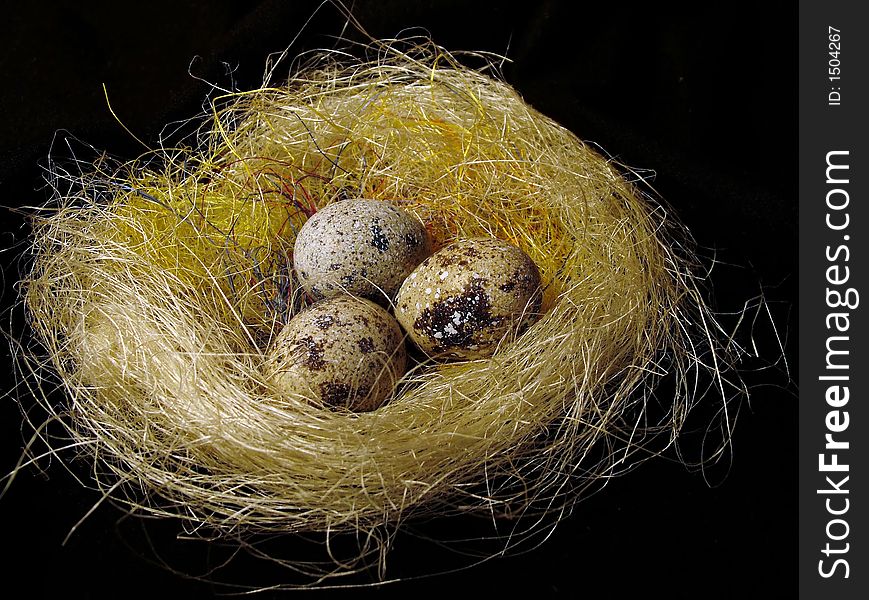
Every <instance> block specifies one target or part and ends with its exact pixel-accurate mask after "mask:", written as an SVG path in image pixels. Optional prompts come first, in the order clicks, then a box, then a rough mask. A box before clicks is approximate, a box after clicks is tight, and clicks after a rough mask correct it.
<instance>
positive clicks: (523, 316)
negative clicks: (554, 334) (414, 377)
mask: <svg viewBox="0 0 869 600" xmlns="http://www.w3.org/2000/svg"><path fill="white" fill-rule="evenodd" d="M541 300H542V294H541V290H540V272H539V270H538V269H537V265H535V264H534V261H533V260H531V258H530V257H529V256H528V255H527V254H525V253H524V252H523V251H522V250H520V249H519V248H517V247H516V246H513V245H512V244H509V243H507V242H504V241H501V240H498V239H495V238H472V239H466V240H460V241H457V242H454V243H452V244H450V245H448V246H446V247H444V248H442V249H441V250H439V251H438V252H436V253H435V254H433V255H431V256H430V257H429V258H427V259H426V260H425V261H424V262H423V263H422V264H421V265H419V267H417V268H416V269H415V270H414V271H413V272H412V273H411V274H410V276H408V278H407V279H406V280H405V281H404V284H403V285H402V286H401V289H400V290H399V291H398V296H397V297H396V300H395V306H396V308H395V315H396V318H397V319H398V321H399V322H400V323H401V325H402V326H403V327H404V329H405V331H407V333H408V334H409V335H410V337H411V339H413V341H414V342H415V343H416V345H417V346H419V347H420V348H421V349H422V350H423V351H425V352H426V353H427V354H429V355H431V356H434V357H437V358H459V359H473V358H484V357H487V356H491V355H492V354H493V353H494V351H495V349H496V347H497V345H498V343H499V342H500V341H501V340H502V339H503V338H504V336H505V335H507V334H508V333H510V332H512V331H515V332H517V333H522V332H523V331H524V330H525V329H527V328H528V327H529V326H530V325H531V324H532V323H533V322H534V321H536V320H537V319H538V318H539V316H540V314H539V313H540V304H541Z"/></svg>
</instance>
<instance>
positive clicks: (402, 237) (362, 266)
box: [293, 199, 431, 304]
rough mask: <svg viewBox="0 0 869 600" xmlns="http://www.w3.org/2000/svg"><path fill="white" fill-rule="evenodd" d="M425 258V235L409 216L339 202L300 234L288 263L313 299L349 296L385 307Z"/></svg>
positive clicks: (379, 206)
mask: <svg viewBox="0 0 869 600" xmlns="http://www.w3.org/2000/svg"><path fill="white" fill-rule="evenodd" d="M430 253H431V241H430V239H429V236H428V233H427V232H426V230H425V227H424V226H423V224H422V223H421V222H420V221H419V220H417V219H416V218H415V217H414V216H413V215H411V214H410V213H407V212H405V211H402V210H400V209H398V208H396V207H394V206H392V205H391V204H389V203H387V202H383V201H380V200H364V199H357V200H341V201H339V202H334V203H332V204H328V205H326V206H325V207H324V208H322V209H321V210H319V211H318V212H316V213H314V215H313V216H311V218H310V219H308V221H307V222H306V223H305V225H304V226H303V227H302V228H301V230H300V231H299V234H298V236H297V237H296V242H295V247H294V248H293V263H294V266H295V268H296V272H297V273H298V276H299V281H300V282H301V284H302V286H303V287H304V288H305V290H306V291H307V292H308V293H310V294H311V295H313V296H314V297H315V298H327V297H329V296H334V295H337V294H341V293H349V294H353V295H356V296H364V297H366V298H371V299H372V300H374V301H376V302H380V303H381V304H386V303H387V302H388V301H390V300H391V299H392V298H394V297H395V292H396V291H397V290H398V287H399V286H400V285H401V282H402V281H404V278H405V277H407V276H408V274H409V273H410V272H411V271H412V270H413V269H414V268H415V267H416V266H417V265H418V264H419V263H421V262H422V261H423V259H424V258H425V257H426V256H428V255H429V254H430Z"/></svg>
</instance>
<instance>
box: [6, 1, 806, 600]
mask: <svg viewBox="0 0 869 600" xmlns="http://www.w3.org/2000/svg"><path fill="white" fill-rule="evenodd" d="M317 6H318V4H317V3H316V2H280V1H277V0H260V1H257V2H247V3H242V2H239V3H232V2H225V1H222V2H183V1H180V0H179V1H175V2H167V1H165V0H161V1H158V2H150V3H128V4H126V5H125V3H121V2H93V3H79V2H57V3H39V2H34V3H30V4H27V5H25V3H20V4H18V5H16V6H9V7H7V9H6V10H5V11H4V18H3V23H2V24H0V39H2V40H4V42H5V44H4V46H5V47H4V49H3V53H2V56H0V77H2V79H0V82H2V85H0V204H2V205H3V206H21V205H26V204H31V205H32V204H37V203H41V202H44V201H45V200H46V198H47V196H46V191H45V190H44V189H42V188H41V171H40V165H41V164H42V165H44V163H45V157H46V155H47V154H48V152H49V146H50V144H51V141H52V136H53V135H54V132H55V131H56V130H58V129H66V130H68V131H69V132H71V133H72V134H73V135H75V136H76V137H77V138H79V139H81V140H83V141H86V142H88V143H90V144H92V145H93V146H95V147H96V148H100V149H105V150H107V151H108V152H110V153H111V154H113V155H116V156H120V157H124V158H133V157H135V156H137V155H138V154H139V147H138V146H137V145H136V143H135V142H134V141H132V140H131V138H130V137H129V135H128V134H126V133H125V132H124V131H123V130H122V129H121V128H120V126H119V125H118V124H117V122H116V121H115V120H114V118H113V117H112V116H111V114H110V112H109V110H108V108H107V106H106V102H105V99H104V97H103V90H102V85H101V84H102V83H105V84H106V86H107V88H108V92H109V96H110V99H111V102H112V107H113V109H114V111H115V112H116V113H117V114H118V115H119V117H121V118H122V120H123V121H124V123H125V124H126V126H127V127H129V129H130V130H131V131H133V132H135V133H136V135H138V136H139V137H141V138H143V139H144V140H146V141H151V142H153V141H154V140H155V139H156V137H157V135H158V133H159V131H160V129H161V127H162V125H164V124H165V123H167V122H169V121H171V120H173V119H179V118H185V117H189V116H192V115H193V114H195V113H197V112H198V110H199V108H200V103H201V101H202V100H203V98H204V97H205V94H206V92H207V91H208V86H207V85H206V84H204V83H203V82H201V81H200V80H198V79H196V78H194V77H191V76H190V74H188V70H189V71H190V72H191V73H192V74H194V75H196V76H198V77H201V78H204V79H206V80H209V81H214V82H216V83H219V84H222V85H229V83H230V82H231V81H233V80H234V81H235V83H236V85H237V86H238V87H239V88H240V89H245V88H251V87H255V86H256V85H257V84H258V83H259V82H260V80H261V75H262V71H263V66H264V63H265V57H266V55H267V54H268V53H269V52H273V51H277V50H281V49H283V48H284V47H286V46H287V45H288V44H289V43H290V42H291V41H292V39H293V37H294V36H295V35H296V34H297V33H298V32H299V31H300V30H301V29H303V25H304V23H305V21H306V20H308V18H309V17H311V16H312V15H314V16H313V18H312V19H311V21H310V23H308V25H307V26H306V27H305V28H304V29H303V31H302V34H301V36H300V37H299V38H298V39H297V40H296V44H295V45H294V46H293V50H294V51H300V50H304V49H310V48H314V47H322V46H331V45H332V44H333V40H332V39H331V38H330V37H329V36H330V35H335V34H338V33H340V32H341V27H340V22H341V18H340V17H339V15H338V13H337V11H336V10H335V9H334V8H333V7H332V6H330V5H326V6H323V7H322V8H321V9H320V10H319V12H316V13H315V9H316V8H317ZM718 6H719V7H716V8H709V9H703V10H701V9H692V10H685V9H684V8H683V9H678V10H677V9H675V8H670V7H667V6H660V5H658V4H657V3H644V4H642V5H640V6H629V5H627V4H624V3H615V2H601V1H598V2H582V1H577V2H571V1H568V0H549V1H544V2H537V3H535V2H525V3H515V4H513V3H506V2H504V3H501V2H495V1H490V0H483V1H478V2H460V1H450V0H427V1H422V2H402V1H397V0H385V1H381V2H374V1H362V0H359V1H357V2H356V3H355V5H354V6H353V12H354V13H355V14H356V16H357V17H358V18H359V20H360V21H361V22H362V24H363V25H364V26H365V27H366V29H367V30H368V32H369V33H370V34H371V35H373V36H375V37H391V36H396V35H399V34H400V33H401V32H402V30H404V29H406V28H408V27H414V26H421V27H424V28H426V30H427V31H428V32H429V33H430V34H431V36H432V37H433V39H434V40H435V41H436V42H438V43H439V44H441V45H443V46H446V47H447V48H450V49H470V50H488V51H494V52H497V53H500V54H506V55H507V56H508V57H509V58H510V59H512V63H510V64H508V65H506V67H505V73H506V77H507V79H508V80H509V81H510V83H512V84H513V85H514V86H515V87H516V88H517V89H518V90H519V91H520V93H521V94H522V95H523V96H524V98H525V99H526V100H527V101H528V102H529V103H530V104H532V105H533V106H535V107H536V108H538V109H539V110H541V111H542V112H544V113H546V114H547V115H549V116H551V117H553V118H554V119H556V120H557V121H559V122H561V123H562V124H564V125H565V126H567V127H568V128H570V129H571V130H573V131H574V132H575V133H577V134H578V135H579V136H580V137H582V138H584V139H588V140H593V141H595V142H597V143H599V144H600V145H601V146H602V147H603V148H604V149H606V151H608V152H609V153H610V154H612V155H613V156H615V157H616V158H618V159H619V160H620V161H622V162H624V163H627V164H629V165H632V166H635V167H640V168H644V169H652V170H654V171H655V172H656V173H657V177H656V179H655V181H654V185H655V188H656V189H657V190H658V192H660V194H661V195H662V196H663V197H665V198H666V200H667V201H668V202H669V203H670V204H671V205H672V206H673V207H674V208H675V210H676V211H677V212H678V214H679V215H680V217H681V218H682V219H683V220H684V221H685V222H686V223H687V225H688V226H689V227H690V229H691V231H692V232H693V233H694V235H695V237H696V239H697V240H698V242H699V243H700V244H701V245H702V246H703V247H705V248H708V249H709V250H708V252H707V254H708V255H710V256H711V255H712V254H713V253H714V254H715V256H716V258H717V259H718V260H719V261H720V262H721V265H720V267H716V270H715V271H713V284H714V298H715V302H716V304H717V307H718V308H720V309H721V310H725V311H727V310H738V309H740V308H741V306H742V302H743V301H744V300H746V299H748V298H751V297H754V296H756V295H757V294H758V293H760V292H761V291H763V293H764V294H765V296H766V298H767V300H768V301H769V306H770V308H771V310H772V312H773V315H774V319H775V323H776V325H777V327H778V331H779V334H780V335H781V336H782V338H783V339H784V341H785V350H786V352H787V354H786V356H787V358H788V359H789V362H790V364H791V365H792V366H795V364H796V341H797V330H796V310H797V306H796V287H797V286H796V284H797V279H796V277H797V275H796V260H797V259H796V256H797V246H796V244H797V237H796V222H797V221H796V212H797V211H796V207H797V203H796V177H795V176H796V173H795V172H794V171H795V165H796V154H797V117H796V114H797V96H796V85H797V58H796V46H797V42H796V17H797V9H796V6H795V5H794V6H791V5H790V3H784V2H769V3H757V2H755V3H745V4H743V5H741V6H739V5H734V4H733V3H727V4H724V5H718ZM348 33H349V32H348ZM194 57H197V58H196V59H195V60H194ZM230 72H231V75H230V74H229V73H230ZM0 221H3V222H4V225H5V227H4V228H3V231H4V237H3V248H4V252H3V253H2V254H0V256H2V257H3V263H4V268H5V273H6V282H5V290H4V307H5V306H6V305H8V304H9V303H10V302H11V301H12V298H13V296H14V294H15V289H14V285H13V284H14V279H15V272H16V271H15V269H16V267H15V265H14V255H15V252H16V250H15V249H14V243H15V242H17V241H20V240H21V239H22V236H23V234H24V230H23V229H22V224H21V219H20V217H18V216H17V215H16V214H14V213H12V212H9V211H7V210H5V209H2V210H0ZM7 327H8V321H7V323H5V324H4V325H3V328H4V329H5V328H7ZM756 337H757V342H758V344H759V346H760V347H761V348H762V349H763V350H764V352H765V353H766V354H767V356H770V357H773V358H774V353H775V350H776V346H775V343H774V342H775V339H774V337H773V335H772V333H771V329H770V328H769V327H767V326H764V325H760V326H758V328H757V330H756ZM750 366H752V367H753V366H755V365H750ZM4 371H5V372H7V373H9V372H11V369H9V368H4ZM791 375H792V376H793V377H794V378H796V374H795V373H793V372H792V373H791ZM749 381H750V382H751V383H752V384H754V385H756V387H755V390H754V394H753V396H752V399H751V401H750V404H744V405H743V406H742V411H741V413H740V416H739V420H738V423H737V426H736V429H735V433H734V437H733V452H732V463H731V468H730V472H729V475H728V476H727V477H726V478H724V479H723V480H722V477H721V472H720V471H716V472H715V473H714V477H715V480H716V485H715V487H710V486H709V485H708V484H707V483H706V482H705V481H704V479H703V477H702V476H701V475H700V474H698V473H689V472H687V471H686V470H685V469H684V468H682V467H681V466H679V465H678V464H675V463H672V462H668V461H665V460H659V461H652V462H649V463H647V464H646V465H644V466H643V467H642V468H640V469H639V470H637V471H636V472H634V473H632V474H629V475H627V476H626V477H623V478H620V479H616V480H613V481H612V482H611V483H610V485H608V486H607V487H606V489H604V490H603V492H601V493H599V494H597V495H595V496H593V497H591V498H589V499H588V500H586V501H584V502H581V503H580V504H579V505H578V506H577V507H576V509H575V511H574V513H573V515H571V516H570V517H569V518H567V519H566V520H565V521H564V522H562V523H561V525H560V526H559V527H558V528H557V529H556V530H555V532H554V534H553V535H552V536H551V538H550V539H549V540H548V541H546V543H545V544H543V545H542V546H541V547H539V548H537V549H535V550H533V551H531V552H529V553H526V554H523V555H521V556H508V557H506V558H498V559H494V560H492V561H489V562H488V563H486V564H483V565H481V566H478V567H476V568H473V569H470V570H465V571H461V572H458V573H453V574H448V575H443V576H440V577H435V578H429V579H424V580H419V581H410V582H404V583H398V584H392V585H390V586H387V587H386V588H385V589H382V590H380V591H379V593H386V594H395V595H396V596H401V597H406V596H408V595H413V594H419V593H421V592H423V591H424V592H430V595H431V596H432V597H438V596H439V595H445V594H450V595H454V594H457V593H460V592H462V591H467V592H468V593H469V594H474V595H477V596H479V597H482V595H483V594H492V596H493V597H498V595H499V594H500V595H502V596H503V597H506V598H510V597H522V596H530V595H531V594H533V595H534V597H537V596H549V595H560V596H562V597H574V596H576V597H579V596H581V595H582V596H585V595H586V594H588V597H592V598H593V597H601V596H603V597H614V598H622V597H636V596H638V595H646V596H649V597H662V596H668V597H671V598H733V597H740V598H761V597H763V598H777V597H794V596H795V595H796V573H795V569H796V543H797V517H796V506H797V497H796V477H797V475H796V467H797V464H796V443H797V399H796V394H795V392H794V390H793V388H792V387H788V376H787V374H786V373H784V372H783V370H781V369H772V370H767V371H764V372H762V373H760V374H752V375H750V376H749ZM12 383H13V382H11V381H10V382H9V385H6V386H4V390H3V391H6V390H8V389H10V386H11V385H12ZM22 401H23V402H24V404H25V405H27V397H26V396H24V397H23V398H22ZM0 411H2V420H0V423H2V462H0V471H2V472H3V473H5V472H7V471H8V470H10V469H11V468H12V467H13V466H14V464H15V461H16V459H17V458H18V456H19V454H20V451H21V447H22V444H23V441H22V435H23V434H22V430H21V416H20V413H19V410H18V408H17V406H16V405H15V404H14V403H13V402H12V400H11V399H10V398H4V399H3V400H2V403H0ZM73 473H74V474H75V475H78V476H83V477H87V468H86V465H81V464H74V465H73ZM47 475H48V477H47V478H46V477H44V476H43V475H41V474H39V473H37V472H35V471H33V470H31V471H27V472H25V473H23V474H22V475H21V476H20V477H19V478H18V479H17V480H16V481H15V482H14V484H13V485H12V487H11V488H10V489H9V491H8V493H7V494H6V495H5V497H3V498H2V500H0V514H2V522H3V524H4V534H5V535H4V536H3V541H4V546H5V548H4V550H5V555H6V558H5V559H4V562H5V564H4V566H3V571H4V572H5V573H6V577H5V583H6V585H7V586H12V583H13V581H17V583H18V588H19V589H20V590H29V591H28V592H27V593H28V595H30V596H32V597H58V596H59V595H60V594H63V597H67V598H110V597H112V598H113V597H143V598H159V597H160V596H161V595H162V596H168V597H184V596H186V597H191V598H202V597H211V595H213V594H215V593H217V592H219V591H220V590H219V589H218V588H215V587H213V586H209V585H208V584H204V583H200V582H197V581H191V580H188V579H185V578H183V577H181V576H178V575H174V574H172V573H170V572H169V571H168V570H167V569H165V568H163V567H160V566H156V565H153V564H151V562H149V557H148V554H149V553H148V552H147V544H146V542H145V537H144V534H143V530H142V526H141V524H138V523H136V522H130V521H124V522H122V523H120V524H118V523H117V521H118V518H119V517H120V515H121V513H120V512H119V511H117V510H115V509H114V508H112V507H110V506H103V507H101V508H99V509H98V510H97V511H96V512H95V513H94V514H93V515H92V516H90V517H89V518H88V519H86V520H85V521H84V523H83V524H82V525H81V526H80V527H79V528H78V529H77V530H76V532H75V533H74V534H73V535H72V536H71V537H70V539H69V541H68V542H67V544H66V545H65V546H62V545H61V542H62V541H63V539H64V537H65V536H66V534H67V533H68V531H69V530H70V528H71V527H72V526H73V525H74V524H75V523H76V522H77V521H78V519H79V518H81V517H82V516H83V515H84V514H85V513H86V512H87V511H88V509H89V508H90V507H91V506H92V505H93V504H94V502H95V501H96V500H97V498H96V497H95V495H94V494H93V493H91V492H88V491H85V490H84V489H82V488H81V486H79V485H78V484H77V483H76V481H75V479H74V478H73V477H72V475H70V474H69V473H67V471H65V470H64V469H63V468H62V467H61V466H60V465H59V464H52V465H50V466H49V467H48V469H47ZM448 526H449V527H453V528H456V527H458V528H461V526H462V525H461V523H459V524H450V525H448ZM437 527H438V526H437V525H434V526H432V525H429V530H430V531H432V530H435V531H436V530H437ZM145 529H146V530H147V532H148V534H149V535H150V536H151V538H152V542H153V544H154V546H155V547H156V548H157V549H158V550H159V552H160V554H161V556H163V557H164V558H166V559H167V560H168V562H169V563H171V564H172V565H173V566H175V567H178V568H180V569H182V570H189V571H195V570H198V569H199V568H200V566H201V565H202V564H205V563H206V562H207V560H208V558H207V554H206V548H205V547H204V546H201V545H195V544H192V545H191V544H186V543H183V542H174V541H173V536H174V535H175V534H176V533H178V530H177V524H174V523H172V522H149V523H148V524H146V527H145ZM393 556H394V557H395V558H394V564H395V567H394V569H393V571H391V572H390V574H392V575H401V574H403V573H405V572H412V571H414V570H416V569H417V568H420V569H421V570H442V569H444V568H448V567H450V566H452V565H453V564H454V560H453V559H451V558H449V557H445V556H444V555H442V554H440V553H439V552H437V551H436V550H435V549H434V548H432V547H431V546H430V545H427V544H423V543H419V542H416V541H414V540H411V539H403V538H400V539H399V542H398V545H397V547H396V549H395V551H394V554H393ZM258 569H262V570H263V572H262V573H259V572H257V570H258ZM266 571H268V573H266ZM228 575H229V576H230V577H237V578H239V579H240V580H244V579H245V578H249V577H253V578H256V577H258V576H260V575H263V576H271V575H273V573H271V571H270V570H269V569H266V568H265V567H263V566H257V565H256V564H253V563H249V562H244V561H243V563H242V566H238V567H235V568H234V569H230V570H229V572H228ZM329 593H330V594H332V593H336V594H337V592H329ZM352 593H353V594H359V593H361V592H359V591H355V592H352Z"/></svg>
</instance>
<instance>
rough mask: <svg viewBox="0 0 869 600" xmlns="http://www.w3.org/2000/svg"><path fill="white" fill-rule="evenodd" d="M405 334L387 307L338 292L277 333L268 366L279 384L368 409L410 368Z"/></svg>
mask: <svg viewBox="0 0 869 600" xmlns="http://www.w3.org/2000/svg"><path fill="white" fill-rule="evenodd" d="M406 364H407V357H406V353H405V347H404V334H403V333H402V331H401V328H400V327H399V326H398V323H397V322H396V321H395V319H394V318H393V317H392V315H390V314H389V313H388V312H386V310H384V309H383V308H381V307H380V306H378V305H377V304H375V303H373V302H371V301H369V300H365V299H362V298H355V297H352V296H348V295H341V296H333V297H331V298H328V299H325V300H322V301H320V302H317V303H316V304H313V305H312V306H309V307H308V308H306V309H305V310H303V311H301V312H300V313H299V314H297V315H296V316H295V317H293V318H292V319H291V320H290V322H289V323H287V325H286V326H285V327H284V329H283V330H281V332H280V333H279V334H278V335H277V337H276V338H275V340H274V342H273V344H272V347H271V350H270V354H269V357H268V360H267V365H268V366H267V370H268V371H269V372H270V375H271V378H272V380H273V381H274V382H275V383H276V384H277V386H278V387H280V388H283V389H284V390H285V391H288V392H294V393H298V394H302V395H305V396H307V397H309V398H311V399H313V400H316V401H319V402H321V403H322V404H323V405H325V406H328V407H332V408H342V407H343V408H349V409H350V410H354V411H368V410H374V409H375V408H377V407H379V406H380V405H381V404H382V403H383V402H384V401H385V400H386V399H387V398H389V396H390V395H391V394H392V391H393V388H394V387H395V383H396V381H398V380H399V379H400V378H401V377H402V376H403V375H404V372H405V368H406Z"/></svg>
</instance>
